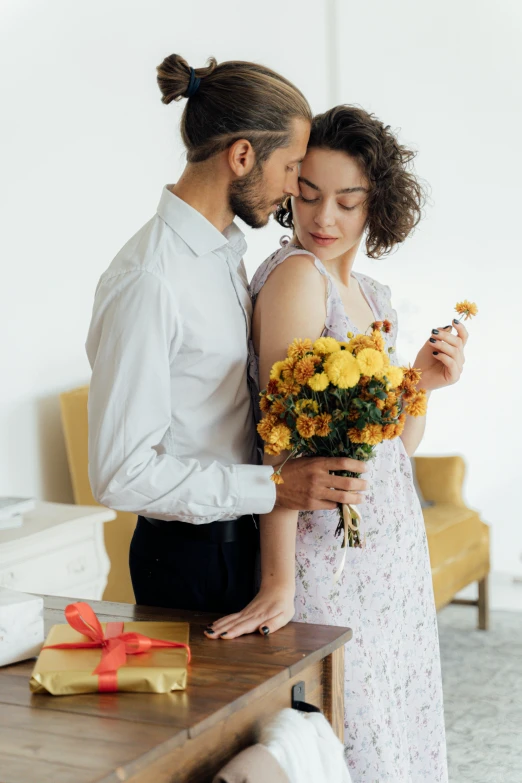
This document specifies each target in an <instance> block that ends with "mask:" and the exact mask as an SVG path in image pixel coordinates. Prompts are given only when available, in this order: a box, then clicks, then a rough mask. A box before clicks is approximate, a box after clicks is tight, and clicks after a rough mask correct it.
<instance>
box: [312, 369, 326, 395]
mask: <svg viewBox="0 0 522 783" xmlns="http://www.w3.org/2000/svg"><path fill="white" fill-rule="evenodd" d="M329 385H330V378H329V377H328V375H327V374H326V373H325V372H319V373H317V374H316V375H313V376H312V377H311V378H310V380H309V381H308V386H309V387H310V388H311V389H312V391H316V392H319V391H324V390H325V389H327V388H328V386H329Z"/></svg>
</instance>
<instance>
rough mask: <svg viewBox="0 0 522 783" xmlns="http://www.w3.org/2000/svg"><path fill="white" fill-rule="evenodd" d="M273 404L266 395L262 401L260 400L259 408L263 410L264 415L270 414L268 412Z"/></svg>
mask: <svg viewBox="0 0 522 783" xmlns="http://www.w3.org/2000/svg"><path fill="white" fill-rule="evenodd" d="M271 404H272V403H271V402H270V400H269V399H268V397H267V396H266V394H264V395H263V396H262V397H261V399H260V400H259V407H260V409H261V412H262V413H268V411H269V410H270V407H271Z"/></svg>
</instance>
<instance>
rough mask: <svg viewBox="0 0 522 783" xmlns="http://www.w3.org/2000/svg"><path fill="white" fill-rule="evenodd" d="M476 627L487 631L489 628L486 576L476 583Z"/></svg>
mask: <svg viewBox="0 0 522 783" xmlns="http://www.w3.org/2000/svg"><path fill="white" fill-rule="evenodd" d="M478 627H479V630H480V631H487V630H488V628H489V591H488V577H487V576H485V577H484V579H481V580H480V582H479V583H478Z"/></svg>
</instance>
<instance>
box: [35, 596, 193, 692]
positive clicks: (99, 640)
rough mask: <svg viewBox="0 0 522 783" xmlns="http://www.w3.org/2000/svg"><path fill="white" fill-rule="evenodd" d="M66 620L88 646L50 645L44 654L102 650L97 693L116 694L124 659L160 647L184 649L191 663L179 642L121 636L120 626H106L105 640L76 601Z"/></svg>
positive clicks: (84, 606) (68, 608)
mask: <svg viewBox="0 0 522 783" xmlns="http://www.w3.org/2000/svg"><path fill="white" fill-rule="evenodd" d="M65 619H66V620H67V622H68V623H69V625H70V626H71V628H74V630H75V631H78V632H79V633H82V634H84V635H85V636H88V637H89V638H90V639H91V640H92V641H90V642H64V643H63V644H49V645H47V646H45V647H43V648H42V649H43V650H52V649H55V650H80V649H86V648H92V647H101V649H102V654H101V660H100V663H99V664H98V666H97V667H96V668H95V670H94V671H93V674H97V675H98V690H99V691H103V692H108V691H117V690H118V676H117V673H118V669H119V668H120V667H121V666H125V664H126V662H127V655H138V654H139V653H145V652H149V650H151V649H152V650H153V649H159V648H161V647H178V648H181V647H184V648H185V649H186V650H187V653H188V661H187V662H188V663H190V647H189V646H188V644H182V643H181V642H167V641H165V640H163V639H151V638H150V637H148V636H144V635H143V634H141V633H123V623H122V622H116V623H107V625H106V628H105V636H104V635H103V628H102V627H101V624H100V621H99V620H98V618H97V617H96V615H95V614H94V612H93V610H92V609H91V607H90V606H89V604H86V603H84V602H83V601H78V602H77V603H75V604H69V605H68V606H66V607H65Z"/></svg>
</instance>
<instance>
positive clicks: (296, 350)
mask: <svg viewBox="0 0 522 783" xmlns="http://www.w3.org/2000/svg"><path fill="white" fill-rule="evenodd" d="M311 351H312V341H311V340H310V338H309V337H306V338H305V339H304V340H301V339H300V338H299V337H296V338H295V340H293V342H291V343H290V345H289V346H288V357H289V358H290V359H301V358H302V357H303V356H304V355H305V354H307V353H310V352H311Z"/></svg>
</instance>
